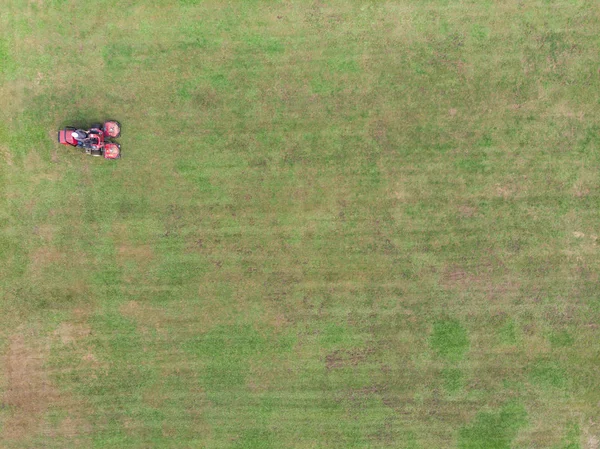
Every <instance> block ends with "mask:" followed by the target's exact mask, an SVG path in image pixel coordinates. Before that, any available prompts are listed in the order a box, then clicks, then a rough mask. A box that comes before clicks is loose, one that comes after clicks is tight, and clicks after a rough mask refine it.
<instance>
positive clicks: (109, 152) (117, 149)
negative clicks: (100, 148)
mask: <svg viewBox="0 0 600 449" xmlns="http://www.w3.org/2000/svg"><path fill="white" fill-rule="evenodd" d="M120 157H121V145H119V144H118V143H112V142H111V143H106V144H104V159H119V158H120Z"/></svg>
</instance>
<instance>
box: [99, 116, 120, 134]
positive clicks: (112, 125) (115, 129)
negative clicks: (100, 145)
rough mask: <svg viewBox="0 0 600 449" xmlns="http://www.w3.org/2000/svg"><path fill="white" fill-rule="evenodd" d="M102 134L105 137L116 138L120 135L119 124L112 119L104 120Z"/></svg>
mask: <svg viewBox="0 0 600 449" xmlns="http://www.w3.org/2000/svg"><path fill="white" fill-rule="evenodd" d="M102 130H103V131H104V134H106V137H113V138H115V139H116V138H117V137H119V136H120V135H121V124H120V123H119V122H117V121H114V120H109V121H108V122H104V126H103V127H102Z"/></svg>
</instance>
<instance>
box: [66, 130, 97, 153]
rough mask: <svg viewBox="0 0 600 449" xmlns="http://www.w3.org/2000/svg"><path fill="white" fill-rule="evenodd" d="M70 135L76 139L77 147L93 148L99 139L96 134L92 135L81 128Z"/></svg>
mask: <svg viewBox="0 0 600 449" xmlns="http://www.w3.org/2000/svg"><path fill="white" fill-rule="evenodd" d="M71 135H72V136H73V138H74V139H75V140H76V141H77V146H78V147H83V148H93V147H94V146H97V145H98V144H99V143H100V139H99V138H98V136H97V135H93V134H91V133H89V134H88V133H87V132H86V131H84V130H82V129H78V130H77V131H75V132H73V134H71Z"/></svg>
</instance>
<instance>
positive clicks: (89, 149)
mask: <svg viewBox="0 0 600 449" xmlns="http://www.w3.org/2000/svg"><path fill="white" fill-rule="evenodd" d="M120 135H121V125H120V124H119V122H116V121H114V120H109V121H108V122H104V124H97V125H92V127H91V128H90V129H88V130H83V129H77V128H73V127H66V128H65V129H61V130H60V131H59V132H58V143H62V144H63V145H70V146H73V147H79V148H82V149H83V150H84V151H85V153H86V154H90V155H92V156H102V157H104V159H119V158H120V157H121V145H119V144H118V143H115V142H111V141H109V140H107V139H111V138H113V139H114V138H117V137H119V136H120Z"/></svg>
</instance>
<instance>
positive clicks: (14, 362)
mask: <svg viewBox="0 0 600 449" xmlns="http://www.w3.org/2000/svg"><path fill="white" fill-rule="evenodd" d="M48 350H49V348H47V347H46V346H44V345H42V344H36V345H31V344H29V343H28V342H26V340H25V337H24V336H23V335H22V334H16V335H13V336H12V337H11V338H10V343H9V346H8V351H7V353H6V354H5V356H4V360H3V363H2V365H3V368H4V378H5V380H6V389H5V392H4V396H3V398H2V402H3V403H4V404H5V405H7V406H8V407H9V408H10V409H11V413H10V415H9V417H8V419H7V421H6V422H5V423H4V426H3V437H4V439H5V440H25V439H28V438H30V437H32V436H35V435H39V434H40V433H44V414H45V413H46V411H47V410H48V409H49V407H50V406H51V405H52V404H53V403H54V402H55V401H56V400H57V399H59V393H58V391H57V390H56V388H55V387H54V385H53V384H52V383H51V382H50V380H49V378H48V375H47V373H46V370H45V366H44V365H45V362H46V358H47V355H48Z"/></svg>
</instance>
